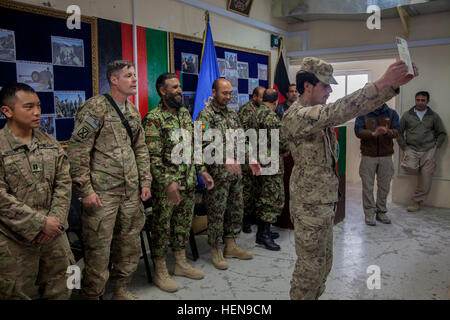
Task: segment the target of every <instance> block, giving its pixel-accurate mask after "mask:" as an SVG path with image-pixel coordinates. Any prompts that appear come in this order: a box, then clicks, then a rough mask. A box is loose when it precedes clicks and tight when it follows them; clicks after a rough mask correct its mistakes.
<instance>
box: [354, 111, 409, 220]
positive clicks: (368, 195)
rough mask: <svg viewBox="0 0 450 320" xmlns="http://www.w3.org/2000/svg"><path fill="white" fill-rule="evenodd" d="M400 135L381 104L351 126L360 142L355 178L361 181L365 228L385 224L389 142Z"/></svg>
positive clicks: (390, 165)
mask: <svg viewBox="0 0 450 320" xmlns="http://www.w3.org/2000/svg"><path fill="white" fill-rule="evenodd" d="M400 132H401V128H400V123H399V117H398V114H397V112H395V110H392V109H391V108H389V107H388V106H387V105H386V104H383V105H382V106H381V107H380V108H378V109H376V110H375V111H372V112H370V113H368V114H366V115H364V116H360V117H358V118H357V119H356V122H355V134H356V136H357V137H358V138H359V139H361V155H362V156H361V163H360V166H359V175H360V177H361V180H362V198H363V208H364V215H365V221H366V224H367V225H369V226H375V225H376V221H375V218H376V220H378V221H380V222H382V223H386V224H389V223H391V220H390V219H389V218H388V217H387V215H386V212H387V211H388V210H387V208H386V200H387V196H388V194H389V189H390V185H391V179H392V177H393V175H394V164H393V162H392V154H393V153H394V143H393V139H394V138H397V137H398V135H399V133H400ZM375 175H376V176H377V189H378V190H377V200H376V202H375V200H374V196H373V185H374V180H375Z"/></svg>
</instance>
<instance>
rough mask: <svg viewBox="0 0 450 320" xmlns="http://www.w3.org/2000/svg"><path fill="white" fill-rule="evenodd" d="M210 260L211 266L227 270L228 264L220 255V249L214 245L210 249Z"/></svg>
mask: <svg viewBox="0 0 450 320" xmlns="http://www.w3.org/2000/svg"><path fill="white" fill-rule="evenodd" d="M211 260H212V263H213V265H214V266H215V267H216V268H217V269H220V270H225V269H228V263H227V262H226V261H225V258H224V257H223V254H222V249H221V248H220V246H218V245H216V246H213V247H211Z"/></svg>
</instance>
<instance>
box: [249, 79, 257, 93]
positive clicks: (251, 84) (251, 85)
mask: <svg viewBox="0 0 450 320" xmlns="http://www.w3.org/2000/svg"><path fill="white" fill-rule="evenodd" d="M257 86H259V80H258V79H248V94H253V90H255V88H256V87H257Z"/></svg>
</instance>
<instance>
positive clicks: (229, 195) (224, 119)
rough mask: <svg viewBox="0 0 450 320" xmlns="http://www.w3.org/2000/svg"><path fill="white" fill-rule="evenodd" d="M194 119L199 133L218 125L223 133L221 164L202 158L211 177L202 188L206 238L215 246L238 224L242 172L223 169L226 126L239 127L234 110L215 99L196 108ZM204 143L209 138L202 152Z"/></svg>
mask: <svg viewBox="0 0 450 320" xmlns="http://www.w3.org/2000/svg"><path fill="white" fill-rule="evenodd" d="M197 121H198V122H200V123H202V128H203V134H205V132H206V131H207V130H208V129H218V130H220V132H221V134H222V137H223V145H224V147H223V151H222V152H223V164H207V163H206V162H205V167H206V169H207V170H208V173H209V174H210V175H211V177H212V178H213V180H214V188H213V189H211V190H207V191H206V208H207V211H208V242H209V244H210V245H211V246H216V245H219V244H221V243H222V240H223V238H237V237H238V236H239V234H240V232H241V228H242V218H243V210H244V203H243V198H242V175H241V174H239V175H236V174H232V173H230V172H228V171H227V170H226V169H225V159H226V151H225V149H226V147H225V146H226V139H225V137H226V133H227V130H229V129H242V127H241V124H240V121H239V117H238V115H237V113H236V111H234V110H233V109H231V108H229V107H226V108H224V109H221V108H219V107H218V106H217V105H216V103H215V100H213V101H211V102H210V103H209V104H208V105H207V106H206V107H205V108H204V109H203V110H202V111H200V113H199V114H198V116H197ZM242 138H243V136H242ZM239 143H240V144H242V145H245V140H244V139H242V140H241V141H239ZM208 144H209V142H203V152H205V148H206V147H207V146H208ZM235 151H236V148H235Z"/></svg>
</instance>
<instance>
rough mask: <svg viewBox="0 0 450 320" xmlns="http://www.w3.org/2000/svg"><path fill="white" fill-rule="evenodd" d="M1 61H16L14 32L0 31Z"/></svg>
mask: <svg viewBox="0 0 450 320" xmlns="http://www.w3.org/2000/svg"><path fill="white" fill-rule="evenodd" d="M0 61H6V62H14V61H16V41H15V36H14V31H11V30H5V29H0Z"/></svg>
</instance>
